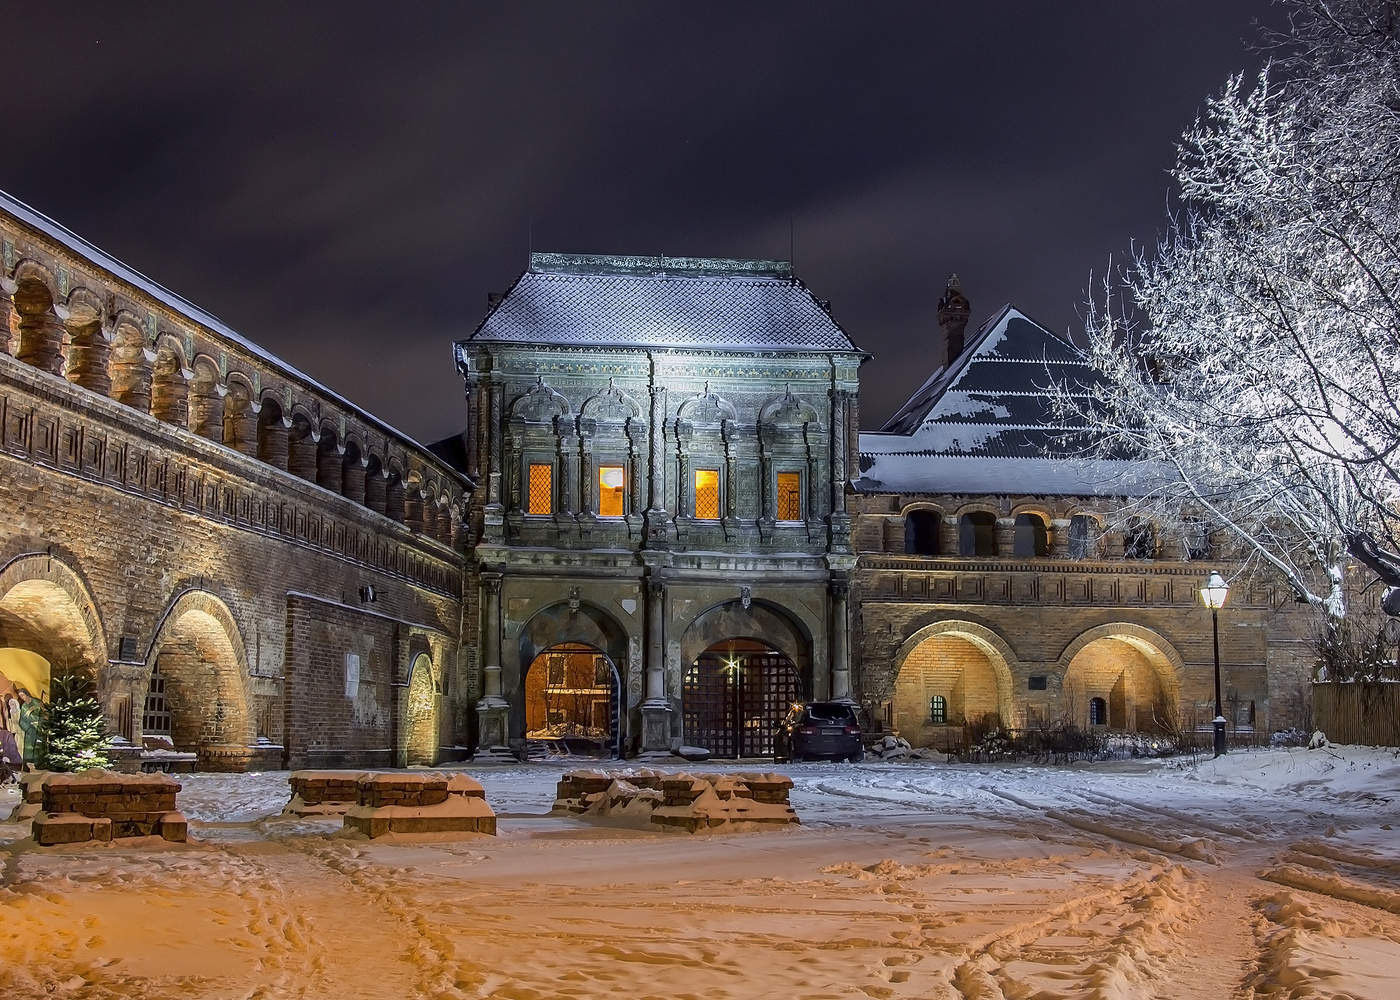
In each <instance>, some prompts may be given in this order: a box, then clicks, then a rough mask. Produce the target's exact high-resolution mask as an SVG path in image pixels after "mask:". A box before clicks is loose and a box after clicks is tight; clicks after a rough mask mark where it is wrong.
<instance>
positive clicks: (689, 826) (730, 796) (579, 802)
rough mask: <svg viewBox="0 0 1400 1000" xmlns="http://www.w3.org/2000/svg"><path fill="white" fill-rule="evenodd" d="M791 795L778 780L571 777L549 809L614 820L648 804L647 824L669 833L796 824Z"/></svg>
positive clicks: (788, 783)
mask: <svg viewBox="0 0 1400 1000" xmlns="http://www.w3.org/2000/svg"><path fill="white" fill-rule="evenodd" d="M791 789H792V779H791V778H789V777H787V776H786V775H782V774H759V773H741V774H687V773H679V774H667V773H664V772H659V771H638V772H636V773H632V772H626V771H617V772H607V771H571V772H569V773H567V774H565V775H564V776H563V777H562V778H560V780H559V784H558V786H557V791H556V796H557V797H556V799H555V802H554V809H555V811H556V812H563V813H569V814H571V815H575V816H585V815H586V816H588V817H600V818H601V817H610V818H612V819H614V820H615V819H616V818H617V817H618V815H619V814H620V813H623V812H626V811H627V809H628V807H629V806H640V805H642V800H647V801H649V802H653V803H655V806H654V808H651V809H650V815H649V816H648V817H647V821H648V822H650V823H651V824H654V825H656V826H661V827H665V828H668V829H680V830H686V831H688V832H691V833H696V832H699V831H701V830H714V829H718V828H721V827H727V828H730V829H733V828H735V827H734V825H735V824H739V828H744V827H747V826H748V825H749V824H757V825H760V826H787V825H790V824H793V823H797V822H798V818H797V813H796V812H794V811H793V808H792V806H791V805H790V804H789V802H788V794H789V792H790V791H791ZM658 792H659V796H658ZM636 815H637V814H636V812H635V811H633V812H632V816H633V817H636Z"/></svg>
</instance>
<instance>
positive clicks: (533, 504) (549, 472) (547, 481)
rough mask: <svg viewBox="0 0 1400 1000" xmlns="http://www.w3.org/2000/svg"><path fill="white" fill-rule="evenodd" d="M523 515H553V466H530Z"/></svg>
mask: <svg viewBox="0 0 1400 1000" xmlns="http://www.w3.org/2000/svg"><path fill="white" fill-rule="evenodd" d="M525 513H527V514H552V513H554V466H552V465H549V464H547V463H546V464H533V463H532V464H531V465H530V495H529V497H527V498H526V502H525Z"/></svg>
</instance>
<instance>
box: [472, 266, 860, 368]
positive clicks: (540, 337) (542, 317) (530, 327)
mask: <svg viewBox="0 0 1400 1000" xmlns="http://www.w3.org/2000/svg"><path fill="white" fill-rule="evenodd" d="M468 341H485V342H504V343H527V344H539V343H544V344H569V345H586V346H591V347H663V348H687V347H698V348H704V349H709V350H731V351H851V352H855V351H857V350H858V349H857V348H856V346H855V345H854V344H853V343H851V340H850V338H849V337H847V336H846V333H845V331H843V330H842V329H841V327H840V325H839V324H838V323H837V322H836V321H835V320H834V319H832V318H831V315H830V313H828V312H827V310H826V308H825V307H824V306H823V304H822V303H820V302H818V301H817V299H816V298H815V297H814V296H813V295H812V293H811V291H809V290H808V288H807V286H806V285H804V284H803V283H802V282H801V281H799V280H798V279H797V278H796V277H794V276H793V273H792V265H791V264H790V263H789V262H787V261H749V260H733V259H728V258H711V257H616V256H593V255H587V254H543V253H534V254H531V255H530V266H529V268H528V269H527V270H526V271H525V273H524V274H522V275H521V276H520V277H519V278H518V279H516V282H515V284H514V285H513V286H512V287H511V289H510V291H509V292H507V293H506V294H505V296H504V297H503V298H502V299H501V301H500V302H498V303H497V304H496V306H495V308H493V309H492V310H491V312H489V313H488V314H487V316H486V318H485V319H484V320H483V321H482V323H481V325H480V326H478V327H477V329H476V330H475V332H473V333H472V335H471V337H469V338H468Z"/></svg>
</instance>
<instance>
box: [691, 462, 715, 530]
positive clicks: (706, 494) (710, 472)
mask: <svg viewBox="0 0 1400 1000" xmlns="http://www.w3.org/2000/svg"><path fill="white" fill-rule="evenodd" d="M695 516H696V517H697V518H700V519H701V520H703V521H718V520H719V470H718V469H696V470H695Z"/></svg>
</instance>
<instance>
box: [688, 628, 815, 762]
mask: <svg viewBox="0 0 1400 1000" xmlns="http://www.w3.org/2000/svg"><path fill="white" fill-rule="evenodd" d="M800 696H801V692H800V689H799V684H798V678H797V669H796V667H794V666H793V663H792V660H790V659H788V658H787V657H786V656H785V655H783V654H782V653H779V652H775V651H772V650H766V651H762V652H755V651H733V652H731V651H729V650H727V649H725V648H723V647H714V646H712V647H711V648H710V649H707V650H706V651H705V652H703V653H701V654H700V656H699V657H697V658H696V660H695V662H694V663H692V664H691V665H690V669H689V670H687V671H686V675H685V684H684V687H683V690H682V700H681V714H682V721H683V723H684V725H685V742H686V743H687V744H689V745H692V746H699V747H704V748H705V749H707V750H709V751H710V753H711V755H713V756H715V757H771V756H772V755H773V749H774V747H773V739H774V734H775V733H776V732H777V729H778V725H779V724H780V723H781V722H782V721H783V717H784V716H785V715H787V712H788V709H789V708H791V707H792V704H793V702H795V701H797V700H798V698H799V697H800Z"/></svg>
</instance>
